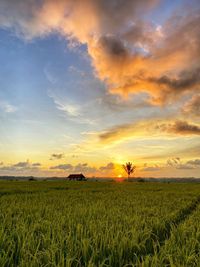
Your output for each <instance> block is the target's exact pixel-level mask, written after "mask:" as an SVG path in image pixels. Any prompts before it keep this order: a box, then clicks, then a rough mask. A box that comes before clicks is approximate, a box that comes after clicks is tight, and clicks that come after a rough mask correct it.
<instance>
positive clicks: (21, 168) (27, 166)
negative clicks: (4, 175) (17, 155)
mask: <svg viewBox="0 0 200 267" xmlns="http://www.w3.org/2000/svg"><path fill="white" fill-rule="evenodd" d="M40 166H41V163H39V162H35V163H31V162H29V161H28V160H27V161H20V162H18V163H15V164H12V165H5V166H4V165H2V166H1V167H0V171H3V172H11V173H12V172H17V173H24V172H31V171H38V170H40Z"/></svg>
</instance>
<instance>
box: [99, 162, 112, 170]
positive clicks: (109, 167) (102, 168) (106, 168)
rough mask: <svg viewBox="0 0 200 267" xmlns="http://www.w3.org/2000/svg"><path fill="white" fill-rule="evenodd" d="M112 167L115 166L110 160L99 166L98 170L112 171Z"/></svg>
mask: <svg viewBox="0 0 200 267" xmlns="http://www.w3.org/2000/svg"><path fill="white" fill-rule="evenodd" d="M114 168H115V165H114V163H112V162H110V163H108V164H107V165H106V166H101V167H100V168H99V170H100V171H103V172H104V171H105V172H107V171H112V170H113V169H114Z"/></svg>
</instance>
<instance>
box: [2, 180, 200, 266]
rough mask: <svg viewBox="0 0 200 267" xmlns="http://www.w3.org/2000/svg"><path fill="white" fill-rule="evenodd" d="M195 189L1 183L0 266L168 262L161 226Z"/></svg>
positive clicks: (197, 190)
mask: <svg viewBox="0 0 200 267" xmlns="http://www.w3.org/2000/svg"><path fill="white" fill-rule="evenodd" d="M199 195H200V186H199V185H192V184H188V185H187V184H156V183H155V184H153V183H152V184H151V183H149V184H148V183H143V184H140V183H111V182H108V183H106V182H105V183H99V182H85V183H84V182H65V181H61V182H42V181H41V182H0V266H137V265H140V266H141V264H147V265H146V266H149V265H150V264H152V262H156V260H155V257H160V261H158V260H157V263H159V264H160V263H162V264H164V263H165V262H167V263H169V262H170V261H169V260H168V258H167V261H166V260H164V259H165V257H164V256H163V254H162V251H163V250H162V249H163V248H164V247H165V244H160V240H162V241H163V242H164V241H165V239H166V238H168V236H165V235H166V233H167V232H166V231H165V228H166V225H169V224H170V222H174V221H175V219H176V218H177V217H178V216H180V212H181V211H182V210H184V209H185V208H186V207H189V206H190V205H191V204H192V203H194V201H195V200H196V199H197V197H198V196H199ZM174 231H175V232H176V229H175V230H174ZM161 235H163V236H161ZM195 238H196V237H195ZM169 240H170V239H169ZM169 242H172V241H169ZM183 242H184V241H183ZM159 246H162V248H161V249H159V252H158V253H157V250H158V247H159ZM166 250H167V248H166ZM164 251H165V249H164ZM163 253H164V252H163ZM174 257H175V259H176V256H175V254H174ZM195 257H197V255H196V254H195ZM162 259H163V260H162ZM174 262H176V261H175V260H174ZM177 262H178V261H177ZM152 266H153V265H152ZM155 266H156V265H155ZM158 266H162V265H158ZM163 266H165V265H163ZM172 266H173V265H172ZM174 266H176V265H174Z"/></svg>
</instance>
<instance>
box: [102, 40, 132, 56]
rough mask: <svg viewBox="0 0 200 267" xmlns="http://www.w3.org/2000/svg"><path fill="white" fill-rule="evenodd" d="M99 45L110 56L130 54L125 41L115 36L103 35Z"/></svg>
mask: <svg viewBox="0 0 200 267" xmlns="http://www.w3.org/2000/svg"><path fill="white" fill-rule="evenodd" d="M98 46H99V47H100V49H102V51H104V53H106V54H107V55H109V56H110V57H118V58H119V57H126V56H128V51H127V48H126V47H125V45H124V43H123V41H122V40H120V39H117V38H115V37H114V36H102V37H101V38H100V39H99V41H98Z"/></svg>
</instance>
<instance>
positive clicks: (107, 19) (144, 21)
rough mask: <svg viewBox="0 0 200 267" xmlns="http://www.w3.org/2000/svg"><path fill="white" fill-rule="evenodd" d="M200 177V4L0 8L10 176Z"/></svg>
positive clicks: (41, 3) (0, 167)
mask: <svg viewBox="0 0 200 267" xmlns="http://www.w3.org/2000/svg"><path fill="white" fill-rule="evenodd" d="M127 161H131V162H133V163H134V164H135V165H136V167H137V168H136V173H135V176H144V177H192V176H193V177H200V1H199V0H196V1H195V0H174V1H171V0H160V1H159V0H130V1H128V0H127V1H126V0H76V1H75V0H60V1H59V0H57V1H53V0H18V1H16V0H0V175H34V176H67V175H68V174H69V173H80V172H82V173H84V174H85V175H86V176H88V177H90V176H101V177H108V176H112V177H113V176H118V175H119V176H120V175H122V176H124V175H125V173H124V172H123V170H122V168H121V165H122V164H123V163H125V162H127Z"/></svg>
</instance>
